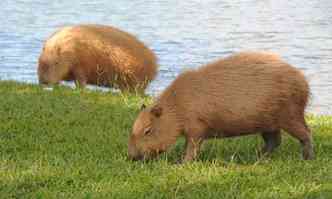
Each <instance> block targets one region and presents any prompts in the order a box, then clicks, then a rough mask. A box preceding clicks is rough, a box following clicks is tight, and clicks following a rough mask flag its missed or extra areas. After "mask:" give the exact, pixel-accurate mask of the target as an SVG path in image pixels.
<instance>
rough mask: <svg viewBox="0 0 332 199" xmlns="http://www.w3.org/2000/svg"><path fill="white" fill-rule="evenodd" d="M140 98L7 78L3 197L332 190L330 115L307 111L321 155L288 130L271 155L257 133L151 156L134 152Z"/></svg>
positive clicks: (2, 119)
mask: <svg viewBox="0 0 332 199" xmlns="http://www.w3.org/2000/svg"><path fill="white" fill-rule="evenodd" d="M142 101H145V102H149V101H150V99H149V98H145V99H142V98H140V97H137V96H130V95H120V94H112V93H103V92H98V91H84V92H80V91H78V90H71V89H68V88H63V87H59V88H55V89H54V90H53V91H46V90H43V89H41V88H40V87H38V86H33V85H24V84H17V83H13V82H0V198H227V199H231V198H243V199H251V198H264V199H268V198H283V199H285V198H312V199H314V198H315V199H316V198H326V199H329V198H332V117H313V116H308V117H307V120H308V122H309V125H310V127H311V128H312V131H313V132H314V142H315V153H316V159H315V160H313V161H303V160H301V158H300V157H301V154H300V146H299V144H298V143H297V142H296V141H295V140H294V139H292V138H290V137H289V136H287V135H284V136H283V143H282V145H281V147H280V148H279V149H278V150H277V151H276V152H275V153H274V154H273V155H272V157H269V158H258V156H257V151H258V149H259V148H260V145H261V144H262V140H261V139H260V137H258V136H250V137H242V138H235V139H225V140H211V141H208V142H207V143H205V144H204V147H203V151H202V153H201V155H200V157H199V160H198V161H197V162H194V163H189V164H184V165H178V164H175V163H174V162H176V160H177V159H178V158H180V154H181V152H182V147H183V140H180V141H179V142H178V143H177V144H176V146H175V147H174V148H173V149H172V150H171V151H170V152H169V153H168V154H165V155H163V156H161V157H160V158H159V159H157V160H155V161H150V162H147V163H142V162H131V161H128V160H127V156H126V153H127V138H128V134H129V133H130V130H131V125H132V123H133V120H134V119H135V117H136V115H137V113H138V109H139V106H140V105H141V103H142Z"/></svg>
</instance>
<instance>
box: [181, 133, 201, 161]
mask: <svg viewBox="0 0 332 199" xmlns="http://www.w3.org/2000/svg"><path fill="white" fill-rule="evenodd" d="M202 142H203V139H201V138H193V137H187V138H186V152H185V155H184V158H183V162H190V161H193V160H195V158H196V157H197V155H198V153H199V150H200V147H201V144H202Z"/></svg>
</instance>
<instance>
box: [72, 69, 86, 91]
mask: <svg viewBox="0 0 332 199" xmlns="http://www.w3.org/2000/svg"><path fill="white" fill-rule="evenodd" d="M86 84H87V80H86V78H85V76H84V75H83V74H82V73H79V72H77V73H76V74H75V86H76V88H79V89H84V88H85V86H86Z"/></svg>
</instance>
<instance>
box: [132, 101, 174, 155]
mask: <svg viewBox="0 0 332 199" xmlns="http://www.w3.org/2000/svg"><path fill="white" fill-rule="evenodd" d="M174 119H175V118H174V117H172V114H170V113H169V112H168V111H167V110H164V109H163V108H162V107H160V106H158V105H154V106H152V107H148V108H145V106H143V107H142V111H141V112H140V113H139V115H138V117H137V119H136V121H135V123H134V126H133V129H132V134H131V136H130V137H129V143H128V155H129V158H130V159H132V160H142V159H151V158H154V157H156V156H157V155H158V154H160V153H161V152H164V151H166V149H167V148H168V147H169V146H170V145H171V144H173V143H174V142H175V141H176V136H172V135H171V134H170V133H172V132H177V131H176V123H175V120H174Z"/></svg>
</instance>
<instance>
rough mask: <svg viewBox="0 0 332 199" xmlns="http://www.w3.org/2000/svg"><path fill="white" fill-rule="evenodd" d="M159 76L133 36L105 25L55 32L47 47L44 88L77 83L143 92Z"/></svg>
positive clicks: (40, 69) (40, 70)
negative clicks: (73, 81) (70, 82)
mask: <svg viewBox="0 0 332 199" xmlns="http://www.w3.org/2000/svg"><path fill="white" fill-rule="evenodd" d="M156 73H157V59H156V56H155V55H154V53H153V52H152V51H151V50H150V49H148V48H147V47H146V46H145V45H144V44H143V43H142V42H140V41H139V40H138V39H136V38H135V37H134V36H133V35H130V34H129V33H126V32H123V31H121V30H119V29H117V28H114V27H111V26H105V25H94V24H88V25H77V26H72V27H64V28H62V29H60V30H59V31H57V32H55V33H54V34H53V35H52V36H51V37H50V38H49V39H48V40H47V41H46V42H45V44H44V47H43V50H42V53H41V55H40V57H39V66H38V76H39V82H40V83H42V84H48V83H50V84H54V83H58V82H59V81H61V80H75V82H76V83H77V84H78V86H80V87H84V86H85V85H86V84H94V85H100V86H109V87H116V88H120V89H121V90H130V91H131V90H144V89H145V88H146V86H147V85H148V83H149V82H150V81H151V80H152V79H153V78H154V77H155V75H156Z"/></svg>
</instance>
